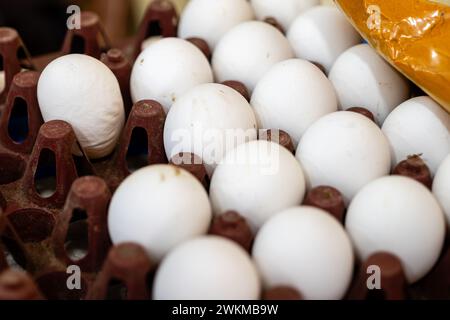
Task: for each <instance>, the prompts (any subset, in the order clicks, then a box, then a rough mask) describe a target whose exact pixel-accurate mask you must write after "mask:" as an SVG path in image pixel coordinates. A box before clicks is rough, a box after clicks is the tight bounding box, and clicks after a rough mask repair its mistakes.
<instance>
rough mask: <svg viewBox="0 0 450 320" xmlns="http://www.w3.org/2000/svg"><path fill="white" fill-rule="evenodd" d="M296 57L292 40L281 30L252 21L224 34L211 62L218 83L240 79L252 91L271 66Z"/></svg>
mask: <svg viewBox="0 0 450 320" xmlns="http://www.w3.org/2000/svg"><path fill="white" fill-rule="evenodd" d="M293 57H294V52H293V50H292V48H291V45H290V44H289V41H288V40H287V39H286V38H285V37H284V35H283V34H282V33H281V32H280V31H278V29H276V28H275V27H273V26H271V25H269V24H267V23H264V22H260V21H250V22H244V23H241V24H240V25H238V26H236V27H234V28H232V29H231V30H230V31H228V32H227V33H226V34H225V35H224V36H223V37H222V39H221V40H220V41H219V43H218V44H217V46H216V50H215V52H214V55H213V59H212V65H213V69H214V74H215V76H216V80H218V82H223V81H227V80H236V81H240V82H242V83H243V84H245V85H246V86H247V88H248V89H249V90H250V92H251V91H253V89H254V88H255V86H256V84H257V83H258V81H259V79H261V77H262V76H264V74H265V73H266V72H267V71H268V70H269V69H270V67H272V66H273V65H274V64H276V63H277V62H280V61H283V60H287V59H290V58H293Z"/></svg>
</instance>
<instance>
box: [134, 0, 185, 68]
mask: <svg viewBox="0 0 450 320" xmlns="http://www.w3.org/2000/svg"><path fill="white" fill-rule="evenodd" d="M177 29H178V15H177V12H176V10H175V7H174V5H173V3H172V2H170V1H168V0H155V1H152V2H151V3H150V4H149V6H148V7H147V10H146V12H145V15H144V18H143V19H142V21H141V24H140V26H139V29H138V32H137V36H136V39H135V41H134V50H133V60H135V59H136V58H137V56H138V55H139V53H140V52H141V47H142V43H143V42H144V40H145V39H147V38H149V37H151V36H162V37H165V38H166V37H176V36H177Z"/></svg>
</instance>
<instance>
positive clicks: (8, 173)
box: [0, 1, 450, 300]
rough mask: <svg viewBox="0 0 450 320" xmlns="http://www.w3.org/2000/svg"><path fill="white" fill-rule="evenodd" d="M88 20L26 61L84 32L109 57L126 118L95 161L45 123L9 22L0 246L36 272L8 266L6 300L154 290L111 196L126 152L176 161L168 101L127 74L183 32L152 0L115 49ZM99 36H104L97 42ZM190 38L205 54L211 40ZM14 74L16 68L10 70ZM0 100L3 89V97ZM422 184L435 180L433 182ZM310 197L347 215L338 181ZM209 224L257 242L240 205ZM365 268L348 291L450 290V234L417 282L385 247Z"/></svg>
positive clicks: (272, 294) (2, 281)
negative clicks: (169, 140) (156, 40)
mask: <svg viewBox="0 0 450 320" xmlns="http://www.w3.org/2000/svg"><path fill="white" fill-rule="evenodd" d="M81 21H82V28H81V29H80V30H69V31H68V33H67V35H66V39H65V41H64V45H63V49H62V51H61V52H59V53H55V54H50V55H47V56H43V57H37V58H34V59H32V60H31V59H30V58H29V55H28V56H27V57H28V59H26V60H28V61H29V63H28V64H27V66H28V69H35V70H42V69H43V68H44V67H45V66H46V65H47V64H48V63H49V62H50V61H52V60H53V59H54V58H56V57H58V56H60V55H62V54H68V53H71V52H73V51H74V48H75V46H74V42H75V39H81V40H82V42H83V43H84V45H83V46H82V47H83V51H82V53H84V54H88V55H91V56H94V57H96V58H99V59H101V60H102V61H103V62H105V64H107V65H108V66H109V67H110V68H111V70H112V71H113V72H114V74H115V75H116V77H117V78H118V80H119V83H120V87H121V91H122V96H123V98H124V102H125V108H126V113H127V115H128V119H127V123H126V125H125V127H124V130H123V132H122V134H121V138H120V140H119V142H118V145H117V148H116V150H115V151H114V152H113V154H112V155H111V156H109V157H107V158H104V159H100V160H95V161H92V162H91V161H90V160H89V159H88V158H87V157H86V156H85V154H84V153H83V152H82V148H81V147H80V145H79V143H78V142H77V139H76V136H75V134H74V131H73V129H72V128H71V126H70V125H69V124H68V123H66V122H63V121H51V122H48V123H45V124H44V123H43V120H42V117H41V115H40V112H39V107H38V103H37V96H36V95H37V93H36V88H37V81H38V77H39V73H38V72H36V71H27V72H22V73H19V71H20V69H21V68H22V65H23V61H24V60H23V59H21V58H20V57H18V55H17V52H19V51H20V50H18V48H19V47H20V48H22V49H23V52H25V53H26V49H24V48H25V47H24V45H23V42H22V41H21V40H20V37H19V35H18V34H17V33H15V32H14V31H13V30H12V29H8V30H7V31H5V30H6V28H2V29H0V54H1V55H2V57H3V65H4V70H5V72H6V89H5V92H6V91H7V92H8V96H7V99H6V103H5V104H4V105H3V106H2V108H0V110H2V115H1V121H0V208H1V209H2V211H3V213H2V214H1V216H0V234H1V235H2V244H3V246H0V270H6V269H8V267H9V266H12V265H15V266H16V267H19V268H23V269H25V270H26V271H27V272H28V273H27V274H22V273H17V272H15V271H12V269H9V271H6V272H4V273H2V275H1V276H0V299H1V298H3V299H7V298H14V299H42V298H49V299H104V298H123V297H124V296H126V297H127V298H128V299H147V298H150V293H149V288H150V287H151V282H152V276H153V273H154V270H155V269H156V266H155V264H154V263H152V262H151V261H150V260H149V258H148V257H147V255H146V253H145V251H144V250H143V249H142V248H141V247H140V246H138V245H136V244H132V243H126V244H121V245H118V246H113V247H111V242H110V239H109V235H108V231H107V223H106V215H107V208H108V204H109V201H110V199H111V193H112V192H114V190H115V189H116V188H117V186H118V185H119V184H120V182H121V181H122V180H123V179H124V178H125V177H126V176H128V175H129V174H130V170H129V163H128V160H127V159H128V158H129V156H130V155H132V154H133V153H136V154H140V153H142V151H143V150H144V149H146V150H145V151H147V152H148V154H147V159H146V161H144V162H143V163H140V165H144V164H156V163H167V162H168V161H167V159H166V156H165V152H164V146H163V127H164V121H165V113H164V111H163V108H162V107H161V105H160V104H159V103H158V102H156V101H141V102H138V103H136V104H135V105H134V106H133V107H132V108H131V99H130V94H129V76H130V73H131V63H130V61H134V59H135V58H136V57H137V54H138V52H139V51H140V48H141V44H142V42H143V41H144V39H146V38H147V37H148V36H151V35H158V34H159V35H162V36H176V22H177V17H176V13H175V10H174V8H173V6H171V5H170V3H169V2H167V1H155V2H153V3H152V4H151V5H150V6H149V8H148V10H147V13H146V15H145V17H144V20H143V22H142V24H141V27H140V29H139V32H138V35H137V37H136V38H135V39H131V40H126V41H124V43H123V44H120V45H119V46H118V48H120V49H111V50H108V49H110V48H111V46H110V43H109V40H108V39H107V37H106V35H105V33H104V32H103V30H102V27H101V24H100V22H99V20H98V17H97V16H95V15H94V14H92V13H86V12H83V13H82V19H81ZM100 38H101V39H103V40H102V41H99V39H100ZM190 40H191V41H192V42H193V43H194V44H196V45H197V46H198V47H199V48H200V49H202V51H203V52H204V53H205V54H206V55H207V56H208V54H209V51H208V48H207V46H206V47H205V46H204V44H205V42H204V41H202V40H201V39H190ZM11 74H16V76H15V77H14V78H13V77H11ZM226 84H227V85H230V86H232V87H234V88H235V89H237V90H238V91H240V92H241V93H242V94H243V95H244V96H246V98H247V99H248V93H247V92H246V89H245V87H243V86H242V84H239V83H236V82H233V81H231V82H228V83H226ZM2 97H3V98H6V95H2ZM0 101H1V100H0ZM17 110H18V111H17ZM24 110H25V112H24ZM359 112H362V113H364V112H365V111H364V110H362V111H361V110H359ZM25 114H26V115H25ZM24 118H25V122H24V121H23V119H24ZM21 120H22V121H21ZM24 123H26V124H24ZM24 126H26V128H24ZM270 135H271V132H270V131H269V132H268V134H267V136H266V137H264V139H269V140H271V136H270ZM279 140H280V141H279V142H280V144H282V145H284V146H285V147H287V148H288V149H289V150H291V151H292V152H293V150H294V146H293V145H292V141H291V140H290V137H289V136H288V135H287V134H285V133H284V132H282V134H281V137H280V139H279ZM136 141H137V142H138V143H136ZM73 146H77V148H78V150H79V152H75V153H74V150H75V149H76V148H75V149H74V147H73ZM144 154H145V153H144ZM141 155H142V154H141ZM193 157H195V156H194V155H191V154H184V155H180V158H179V159H178V160H177V161H172V163H174V164H175V163H176V164H178V165H181V166H182V167H183V168H185V169H187V170H188V171H190V172H191V173H193V174H194V175H195V176H196V177H197V178H198V179H199V180H200V181H201V182H202V183H203V184H204V185H205V187H206V188H208V176H207V174H206V170H205V168H204V166H203V165H188V164H183V163H181V164H180V162H179V160H180V159H181V160H183V159H190V160H192V159H193ZM141 159H142V158H141ZM181 162H182V161H181ZM188 163H197V162H195V161H194V162H193V161H191V162H188ZM407 167H408V166H407ZM404 169H405V168H404ZM409 169H411V168H409ZM409 169H408V168H406V169H405V170H406V171H408V170H409ZM398 170H400V171H399V172H396V173H400V174H405V172H401V171H402V169H401V167H400V169H398ZM49 174H50V175H53V176H55V178H56V179H55V181H54V182H55V185H54V192H53V193H52V194H51V195H47V196H42V195H41V194H40V193H39V190H38V189H39V188H38V186H37V184H36V178H41V176H46V175H49ZM413 174H416V178H417V171H416V172H415V173H414V170H413ZM418 180H420V178H419V179H418ZM422 182H424V181H422ZM425 184H426V185H428V186H429V184H430V181H425ZM330 195H331V196H330ZM305 204H307V205H314V206H317V207H320V208H323V209H324V210H327V211H328V212H330V214H332V215H334V216H335V217H336V218H337V219H339V220H340V221H341V222H342V221H343V219H344V214H345V206H344V205H343V201H342V197H341V195H340V193H339V191H337V190H334V189H332V188H317V189H315V190H312V191H311V192H310V193H309V194H308V195H307V197H306V198H305ZM80 218H81V220H80ZM210 233H211V234H216V235H221V236H225V237H228V238H230V239H232V240H234V241H236V242H238V243H239V244H240V245H242V246H243V247H244V248H245V249H246V250H248V251H249V250H250V248H251V244H252V240H253V235H252V233H251V231H250V228H249V227H248V224H247V223H246V222H245V220H244V219H243V218H242V217H241V216H240V215H239V214H238V213H234V212H228V213H225V214H224V215H222V216H219V217H217V218H215V219H214V221H213V222H212V225H211V229H210ZM68 235H70V237H71V239H74V240H72V241H75V242H77V241H81V242H80V243H82V246H83V248H84V253H83V256H82V257H77V258H75V257H73V256H70V255H69V253H68V249H67V244H68V243H67V239H66V237H67V236H68ZM70 265H78V266H79V267H80V268H81V270H82V286H81V290H69V289H68V288H67V285H66V281H67V279H68V277H69V274H68V273H67V272H66V270H67V267H68V266H70ZM369 265H378V266H380V268H381V270H382V284H383V290H382V291H381V293H380V291H373V292H372V291H371V292H369V291H368V290H367V287H366V279H367V274H366V269H367V266H369ZM357 269H358V270H360V271H355V278H354V281H353V283H352V285H351V286H350V289H349V292H348V294H347V297H346V298H347V299H357V300H359V299H371V298H378V299H380V298H381V299H406V298H410V299H435V298H437V299H448V298H450V246H449V241H447V242H446V245H445V249H444V250H443V254H442V257H441V259H440V261H439V263H438V264H437V265H436V266H435V268H434V269H433V271H432V272H430V274H429V275H428V276H426V277H425V278H424V279H423V280H421V281H420V282H418V283H417V284H415V285H413V286H407V285H406V280H405V276H404V273H403V269H402V266H401V262H400V261H399V260H398V259H397V258H396V257H395V256H392V255H390V254H387V253H377V254H375V255H373V256H372V257H371V258H369V259H368V260H367V261H365V262H364V263H362V264H361V265H360V266H359V268H357ZM124 288H126V290H125V291H124ZM263 298H265V299H281V298H285V299H299V298H301V293H299V292H296V291H295V290H292V289H291V288H283V287H281V288H272V289H271V290H267V291H265V292H264V294H263Z"/></svg>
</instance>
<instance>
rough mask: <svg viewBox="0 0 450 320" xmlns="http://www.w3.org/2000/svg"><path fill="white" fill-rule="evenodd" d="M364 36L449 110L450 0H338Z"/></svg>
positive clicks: (388, 59) (387, 58) (396, 66)
mask: <svg viewBox="0 0 450 320" xmlns="http://www.w3.org/2000/svg"><path fill="white" fill-rule="evenodd" d="M335 1H336V3H337V5H338V6H339V7H340V8H341V9H342V10H343V11H344V12H345V13H346V14H347V16H348V17H349V19H350V21H351V23H352V24H353V25H354V26H355V27H356V28H357V29H358V30H359V32H360V33H361V34H362V36H363V37H364V38H365V39H366V40H367V41H368V42H369V43H370V44H371V45H372V46H373V47H374V48H376V49H377V50H378V52H379V53H380V54H381V55H382V56H383V57H384V58H385V59H386V60H387V61H389V62H390V63H391V64H392V65H393V66H394V67H395V68H397V69H398V70H399V71H400V72H402V73H403V74H404V75H405V76H407V77H408V78H409V79H410V80H412V81H413V82H414V83H416V84H417V85H418V86H419V87H421V88H422V89H423V90H424V91H425V92H427V94H429V95H430V96H431V97H433V98H434V99H435V100H436V101H438V102H439V103H440V104H441V105H442V106H443V107H444V108H445V109H447V111H449V112H450V0H335Z"/></svg>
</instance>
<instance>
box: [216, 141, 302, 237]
mask: <svg viewBox="0 0 450 320" xmlns="http://www.w3.org/2000/svg"><path fill="white" fill-rule="evenodd" d="M209 194H210V199H211V204H212V206H213V211H214V213H215V214H222V213H224V212H226V211H228V210H234V211H237V212H239V213H240V214H241V215H242V216H243V217H244V218H246V220H247V222H249V223H250V226H251V227H252V229H253V230H254V231H256V230H258V229H259V228H260V227H261V226H262V225H263V224H264V222H266V221H267V220H268V219H269V218H270V217H271V216H273V215H274V214H276V213H278V212H280V211H281V210H283V209H287V208H289V207H292V206H296V205H299V204H300V203H301V202H302V200H303V197H304V194H305V179H304V176H303V172H302V168H301V167H300V165H299V163H298V161H297V160H296V159H295V157H294V155H292V154H291V153H290V152H289V151H288V150H287V149H285V148H283V147H281V146H280V145H279V144H277V143H275V142H268V141H265V140H259V141H251V142H249V143H245V144H241V145H239V146H238V147H236V149H234V150H232V151H229V152H228V153H227V155H226V156H225V158H224V160H223V161H222V163H221V164H220V165H219V166H218V167H217V169H216V171H215V172H214V175H213V177H212V180H211V186H210V192H209Z"/></svg>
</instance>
